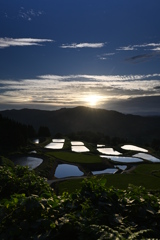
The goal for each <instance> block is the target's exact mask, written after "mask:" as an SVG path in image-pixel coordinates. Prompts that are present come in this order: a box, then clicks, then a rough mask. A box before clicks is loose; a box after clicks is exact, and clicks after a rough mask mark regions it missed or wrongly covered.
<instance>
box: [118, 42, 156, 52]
mask: <svg viewBox="0 0 160 240" xmlns="http://www.w3.org/2000/svg"><path fill="white" fill-rule="evenodd" d="M139 48H144V49H145V50H152V51H160V43H144V44H135V45H128V46H124V47H119V48H117V49H116V50H120V51H134V50H138V49H139Z"/></svg>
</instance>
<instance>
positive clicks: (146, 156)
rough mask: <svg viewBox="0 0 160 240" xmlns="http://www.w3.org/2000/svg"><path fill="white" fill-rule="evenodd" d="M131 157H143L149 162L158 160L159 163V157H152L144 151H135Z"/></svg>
mask: <svg viewBox="0 0 160 240" xmlns="http://www.w3.org/2000/svg"><path fill="white" fill-rule="evenodd" d="M133 157H139V158H143V159H144V160H148V161H150V162H159V163H160V159H158V158H156V157H153V156H152V155H150V154H146V153H137V154H135V155H133Z"/></svg>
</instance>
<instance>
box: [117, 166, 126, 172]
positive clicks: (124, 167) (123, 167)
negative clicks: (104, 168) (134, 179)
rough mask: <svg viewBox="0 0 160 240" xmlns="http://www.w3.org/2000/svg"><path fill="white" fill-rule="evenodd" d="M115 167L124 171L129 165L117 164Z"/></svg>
mask: <svg viewBox="0 0 160 240" xmlns="http://www.w3.org/2000/svg"><path fill="white" fill-rule="evenodd" d="M115 167H116V168H119V169H120V170H123V171H124V170H126V169H127V165H115Z"/></svg>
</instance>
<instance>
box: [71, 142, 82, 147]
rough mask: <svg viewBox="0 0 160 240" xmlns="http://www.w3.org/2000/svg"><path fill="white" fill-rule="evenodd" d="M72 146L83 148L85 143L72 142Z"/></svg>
mask: <svg viewBox="0 0 160 240" xmlns="http://www.w3.org/2000/svg"><path fill="white" fill-rule="evenodd" d="M71 145H72V146H77V145H78V146H83V145H84V143H83V142H78V141H72V142H71Z"/></svg>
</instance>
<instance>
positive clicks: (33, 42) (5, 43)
mask: <svg viewBox="0 0 160 240" xmlns="http://www.w3.org/2000/svg"><path fill="white" fill-rule="evenodd" d="M44 42H53V40H51V39H35V38H0V48H7V47H17V46H19V47H23V46H41V43H44Z"/></svg>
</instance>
